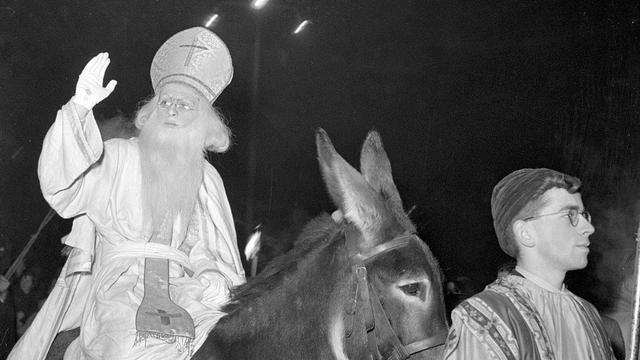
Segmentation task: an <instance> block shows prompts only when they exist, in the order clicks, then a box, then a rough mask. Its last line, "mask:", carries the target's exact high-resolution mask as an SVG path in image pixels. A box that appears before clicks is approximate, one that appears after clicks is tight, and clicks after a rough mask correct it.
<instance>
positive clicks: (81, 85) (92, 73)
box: [73, 52, 118, 110]
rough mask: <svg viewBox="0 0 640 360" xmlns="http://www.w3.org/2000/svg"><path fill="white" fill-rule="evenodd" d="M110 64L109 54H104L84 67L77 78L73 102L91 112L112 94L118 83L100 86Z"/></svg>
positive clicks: (113, 81) (111, 82) (113, 82)
mask: <svg viewBox="0 0 640 360" xmlns="http://www.w3.org/2000/svg"><path fill="white" fill-rule="evenodd" d="M110 62H111V60H110V59H109V53H106V52H104V53H100V54H98V55H96V56H95V57H94V58H93V59H91V60H90V61H89V62H88V63H87V65H85V67H84V70H82V73H81V74H80V76H79V77H78V84H77V85H76V95H75V96H74V97H73V102H75V103H76V104H78V105H80V106H83V107H84V108H86V109H87V110H91V109H92V108H93V107H94V106H95V105H96V104H97V103H99V102H100V101H102V100H104V99H105V98H106V97H107V96H109V95H110V94H111V92H113V89H115V87H116V84H117V83H118V82H117V81H115V80H111V81H109V83H108V84H107V86H106V87H103V86H102V84H103V82H104V72H105V71H106V70H107V67H108V66H109V63H110Z"/></svg>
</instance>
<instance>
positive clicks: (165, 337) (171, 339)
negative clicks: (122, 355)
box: [133, 330, 193, 356]
mask: <svg viewBox="0 0 640 360" xmlns="http://www.w3.org/2000/svg"><path fill="white" fill-rule="evenodd" d="M150 337H152V338H154V339H158V340H161V341H164V342H166V343H167V344H173V343H176V347H177V348H178V351H179V352H181V353H183V352H185V351H188V353H189V356H191V355H193V339H192V338H190V337H188V336H180V335H169V334H163V333H159V332H155V331H143V330H138V331H136V340H135V342H134V343H133V346H136V345H138V344H139V343H141V342H143V341H144V343H145V344H144V346H147V339H148V338H150Z"/></svg>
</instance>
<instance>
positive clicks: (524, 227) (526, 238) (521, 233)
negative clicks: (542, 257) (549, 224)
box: [513, 220, 536, 248]
mask: <svg viewBox="0 0 640 360" xmlns="http://www.w3.org/2000/svg"><path fill="white" fill-rule="evenodd" d="M513 235H514V236H515V239H516V241H517V242H518V244H520V245H522V246H525V247H529V248H530V247H533V246H535V244H536V242H535V234H534V233H533V232H532V229H531V228H530V227H529V226H528V224H527V222H526V221H522V220H516V221H515V222H514V223H513Z"/></svg>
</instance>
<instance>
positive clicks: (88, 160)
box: [9, 102, 245, 360]
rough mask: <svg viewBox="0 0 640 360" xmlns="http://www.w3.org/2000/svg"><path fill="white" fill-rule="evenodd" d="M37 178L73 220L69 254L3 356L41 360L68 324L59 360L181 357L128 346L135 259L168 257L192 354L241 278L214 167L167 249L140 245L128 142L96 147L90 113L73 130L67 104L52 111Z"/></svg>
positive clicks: (139, 284) (150, 346)
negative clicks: (74, 332)
mask: <svg viewBox="0 0 640 360" xmlns="http://www.w3.org/2000/svg"><path fill="white" fill-rule="evenodd" d="M38 176H39V178H40V186H41V189H42V193H43V195H44V197H45V199H46V200H47V201H48V202H49V204H50V205H51V206H52V207H53V208H54V209H55V210H56V211H57V212H58V214H60V216H62V217H64V218H74V223H73V228H72V231H71V233H70V234H69V236H67V237H65V238H63V242H64V243H65V244H67V245H69V246H72V247H73V251H72V253H71V255H70V256H69V258H68V260H67V262H66V264H65V267H64V268H63V270H62V272H61V274H60V277H59V278H58V281H57V283H56V286H55V287H54V289H53V291H52V293H51V294H50V295H49V297H48V298H47V300H46V302H45V304H44V305H43V307H42V309H41V310H40V312H39V313H38V315H37V317H36V319H35V320H34V322H33V324H32V325H31V326H30V328H29V330H28V331H27V332H26V333H25V334H24V335H23V336H22V337H21V338H20V341H19V342H18V343H17V344H16V346H15V347H14V349H13V351H12V352H11V354H10V356H9V359H20V360H22V359H44V358H45V356H46V354H47V351H48V349H49V347H50V345H51V342H52V341H53V338H54V337H55V335H56V334H57V333H58V332H60V331H64V330H69V329H72V328H75V327H78V326H80V327H81V333H80V337H79V338H78V339H76V340H75V341H74V342H73V343H72V344H71V346H70V347H69V349H68V350H67V352H66V354H65V359H186V358H188V357H189V354H188V352H179V351H178V349H177V347H176V344H167V343H165V342H163V341H161V340H156V339H153V338H150V339H148V340H146V342H142V343H139V344H134V341H135V337H136V329H135V314H136V311H137V308H138V305H139V304H140V302H141V300H142V295H143V276H142V275H143V274H144V258H145V257H157V258H165V259H170V260H171V261H170V295H171V299H172V300H173V301H174V302H175V303H177V304H178V305H180V306H181V307H183V308H184V309H186V310H187V311H188V312H189V314H190V315H191V317H192V318H193V320H194V323H195V328H196V338H195V340H194V342H193V345H194V349H197V348H199V347H200V346H201V345H202V343H203V341H204V340H205V339H206V336H207V334H208V333H209V331H210V330H211V329H212V328H213V326H214V325H215V324H216V322H217V321H218V319H219V318H220V317H221V316H222V315H223V314H222V313H221V312H220V310H219V309H220V307H221V306H222V305H224V304H225V303H226V301H227V300H228V294H229V288H230V287H232V286H236V285H239V284H242V283H243V282H244V281H245V276H244V270H243V268H242V264H241V261H240V256H239V252H238V246H237V243H236V234H235V228H234V224H233V219H232V215H231V210H230V207H229V203H228V200H227V197H226V193H225V190H224V185H223V182H222V179H221V178H220V175H219V174H218V172H217V171H216V170H215V169H214V167H213V166H211V165H210V164H209V163H206V162H205V168H204V178H203V184H202V186H201V188H200V190H199V193H198V201H197V204H196V208H195V211H194V214H193V219H192V221H191V223H190V224H191V225H190V227H189V231H188V234H187V237H186V239H185V240H184V242H183V243H181V244H179V243H176V241H173V242H172V244H171V246H162V245H159V244H154V243H149V242H148V240H149V235H148V234H145V232H144V231H143V219H142V213H141V211H142V210H141V209H142V208H143V206H142V200H141V174H140V152H139V148H138V142H137V139H129V140H124V139H112V140H109V141H106V142H104V143H103V142H102V139H101V137H100V133H99V130H98V127H97V124H96V122H95V119H94V117H93V114H92V113H91V112H89V114H88V115H87V117H86V119H84V124H83V121H81V119H80V118H79V117H78V115H77V112H76V111H75V107H74V105H73V104H72V103H71V102H70V103H68V104H67V105H65V106H63V107H62V109H61V110H59V111H58V114H57V117H56V121H55V123H54V124H53V126H52V127H51V128H50V129H49V132H48V133H47V136H46V138H45V140H44V144H43V149H42V154H41V156H40V161H39V166H38ZM185 269H186V271H185ZM188 274H192V276H189V275H188Z"/></svg>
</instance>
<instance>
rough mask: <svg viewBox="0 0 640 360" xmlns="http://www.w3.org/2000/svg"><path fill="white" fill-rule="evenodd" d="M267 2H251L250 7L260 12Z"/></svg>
mask: <svg viewBox="0 0 640 360" xmlns="http://www.w3.org/2000/svg"><path fill="white" fill-rule="evenodd" d="M268 2H269V0H253V1H252V2H251V7H252V8H254V9H256V10H260V9H262V8H263V7H264V6H265V5H267V3H268Z"/></svg>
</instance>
